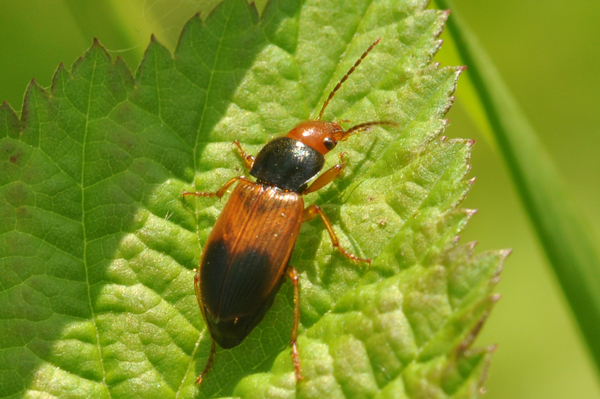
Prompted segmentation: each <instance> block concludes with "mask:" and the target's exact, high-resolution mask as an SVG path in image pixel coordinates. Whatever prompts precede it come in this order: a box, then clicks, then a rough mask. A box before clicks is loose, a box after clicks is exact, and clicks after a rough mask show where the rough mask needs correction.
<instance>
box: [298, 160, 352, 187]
mask: <svg viewBox="0 0 600 399" xmlns="http://www.w3.org/2000/svg"><path fill="white" fill-rule="evenodd" d="M345 155H346V153H345V152H341V153H340V161H341V163H339V164H337V165H335V166H333V167H331V168H329V169H327V170H326V171H325V172H323V174H322V175H321V176H319V177H317V180H315V181H314V182H312V184H311V185H310V186H309V187H308V188H307V189H306V190H304V191H303V192H302V194H310V193H312V192H315V191H317V190H319V189H321V188H323V187H325V186H326V185H328V184H329V183H331V182H332V181H333V180H334V179H335V178H336V177H338V176H339V175H340V174H342V170H344V167H345V166H346V162H344V156H345Z"/></svg>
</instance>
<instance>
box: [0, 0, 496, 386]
mask: <svg viewBox="0 0 600 399" xmlns="http://www.w3.org/2000/svg"><path fill="white" fill-rule="evenodd" d="M425 6H426V1H420V2H415V1H397V2H390V1H386V0H377V1H373V2H371V3H368V4H367V3H364V2H362V1H358V0H355V1H351V2H345V3H344V4H343V6H342V5H340V4H338V3H336V2H323V1H307V2H293V1H282V2H276V1H273V2H270V3H269V4H267V6H266V8H265V10H264V12H263V14H262V15H261V17H259V16H258V14H257V12H256V9H255V8H254V6H248V5H247V4H246V3H244V2H243V1H242V0H227V1H226V2H224V3H223V4H221V5H220V6H218V7H217V9H216V10H215V11H214V12H213V13H212V14H211V15H210V16H209V17H208V18H207V19H206V21H205V22H203V21H202V20H201V19H200V18H199V17H195V18H192V20H190V22H189V23H188V24H187V25H186V27H185V29H184V31H183V33H182V36H181V39H180V42H179V45H178V47H177V50H176V52H175V54H174V56H172V55H171V54H170V53H169V52H168V51H167V50H166V49H165V48H164V47H163V46H161V45H160V44H159V43H157V42H156V41H152V43H151V44H150V46H149V48H148V49H147V51H146V54H145V57H144V60H143V62H142V64H141V65H140V67H139V69H138V71H137V73H136V75H135V76H132V75H131V73H130V72H129V70H128V69H127V67H126V66H125V64H124V63H123V62H122V61H121V60H120V59H117V60H116V61H113V60H112V59H111V57H110V56H109V55H108V54H107V53H106V52H105V50H104V49H103V48H102V47H101V46H100V45H99V44H98V43H97V42H96V43H94V45H93V46H92V47H91V49H90V50H89V51H88V52H87V53H86V54H85V55H84V56H83V57H82V58H81V59H80V60H78V61H77V62H76V63H75V65H73V67H72V69H71V71H67V70H66V69H65V68H64V67H62V66H60V67H59V69H58V70H57V72H56V74H55V77H54V80H53V84H52V87H51V88H50V89H49V90H48V91H46V90H44V89H43V88H41V87H39V86H38V85H37V84H36V83H35V82H32V84H31V85H30V87H29V88H28V90H27V94H26V98H25V101H24V105H23V111H22V114H21V116H20V118H19V117H18V116H17V115H16V114H15V113H14V112H13V110H12V109H11V108H10V107H9V106H8V105H7V104H6V103H5V104H3V105H2V106H1V107H0V154H1V155H0V156H1V158H0V162H2V170H6V173H2V174H1V175H0V179H1V181H0V190H1V193H2V195H1V196H0V199H1V202H0V215H2V220H3V223H2V225H1V226H0V255H1V257H0V283H1V285H0V287H1V288H0V304H1V305H0V396H2V397H11V398H16V397H26V396H33V395H46V396H54V397H60V398H79V397H93V398H130V397H143V398H192V397H211V396H228V395H235V396H240V397H258V396H260V397H265V396H266V397H278V396H281V397H296V396H297V397H323V396H325V395H328V396H332V397H381V398H383V397H400V398H402V397H408V398H413V397H450V396H452V397H477V396H478V394H479V391H480V388H481V385H482V383H483V380H484V377H485V371H486V369H487V367H488V363H489V357H490V349H489V348H483V349H471V348H470V344H471V343H472V341H473V339H474V337H475V335H476V334H477V332H478V331H479V329H480V328H481V325H482V323H483V321H484V320H485V318H486V317H487V316H488V313H489V311H490V309H491V306H492V304H493V302H495V299H496V297H495V296H494V295H493V294H492V290H493V287H494V285H495V283H496V282H497V275H498V273H499V270H500V266H501V264H502V261H503V259H504V257H505V256H506V255H507V252H505V251H497V252H489V253H483V254H479V255H474V254H473V245H458V244H457V238H456V237H457V235H458V234H459V233H460V231H461V230H462V229H463V228H464V227H465V225H466V223H467V221H468V219H469V218H470V216H471V215H472V214H473V212H472V211H469V210H463V209H460V202H461V201H462V199H463V198H464V196H465V195H466V193H467V191H468V189H469V186H470V184H471V180H468V179H467V178H466V177H465V175H466V173H467V171H468V158H469V153H470V150H471V144H472V143H471V142H470V141H468V140H458V139H455V140H447V139H443V138H440V134H441V132H443V130H444V128H445V126H446V125H447V122H446V121H445V120H444V119H443V116H444V114H445V113H446V111H447V110H448V108H449V107H450V105H451V102H452V97H451V95H452V93H453V91H454V89H455V85H456V81H457V78H458V75H459V74H460V72H461V71H462V68H460V67H458V68H456V67H444V68H440V67H439V66H438V65H436V64H433V63H432V57H433V54H434V53H435V52H436V51H437V50H438V48H439V46H440V42H439V41H438V40H437V39H436V38H437V36H438V35H439V33H440V32H441V30H442V28H443V24H444V22H445V19H446V16H447V14H446V13H443V12H439V11H434V10H425V9H424V8H425ZM377 37H382V38H383V39H382V42H381V44H379V45H378V46H377V47H376V48H375V50H374V51H373V52H372V53H371V54H369V56H368V57H367V58H366V59H365V61H364V62H363V63H362V64H361V65H360V67H359V68H358V69H357V70H356V72H354V73H353V74H352V76H351V77H350V79H349V80H348V81H347V82H346V83H345V84H344V86H343V87H342V89H341V90H340V92H339V93H338V94H337V95H336V97H335V99H334V100H333V102H332V103H331V105H330V106H329V107H328V109H327V112H326V113H325V119H329V120H332V119H336V120H345V119H349V120H352V121H353V122H354V123H360V122H364V121H373V120H388V121H395V122H397V123H398V124H399V126H400V127H399V128H385V129H384V128H377V129H375V128H374V129H372V131H370V132H367V133H361V134H358V135H356V136H353V137H352V138H351V140H349V141H348V142H345V143H343V145H340V150H339V151H343V152H346V153H347V154H348V156H347V161H348V166H347V168H346V169H345V172H344V175H343V177H342V178H340V179H338V180H336V181H335V182H334V183H332V184H330V185H329V186H327V187H325V188H324V189H322V190H320V191H319V192H317V193H313V194H310V195H308V196H307V197H306V198H305V201H306V203H307V204H311V203H317V204H319V205H320V206H321V207H322V208H323V209H324V210H325V212H326V213H327V215H328V216H329V218H330V219H331V221H332V223H333V225H334V229H335V231H336V232H337V234H338V236H339V238H340V241H341V243H342V245H344V246H345V247H346V248H347V249H349V250H351V251H352V252H354V253H357V254H359V255H360V256H365V257H369V258H371V259H373V260H374V262H373V265H372V266H371V267H370V268H368V267H366V265H364V264H359V263H353V262H350V261H349V260H348V259H346V258H345V257H343V256H342V255H340V254H339V253H338V252H336V251H335V250H334V249H333V248H332V246H331V242H330V240H329V237H328V234H327V231H326V230H325V228H324V226H323V224H322V223H321V222H320V221H319V220H314V221H311V222H308V223H306V224H305V225H304V226H303V227H302V230H301V233H300V238H299V240H298V242H297V244H296V247H295V251H294V254H293V256H292V260H291V263H292V264H293V265H294V266H296V268H297V269H298V270H299V272H300V274H301V309H302V318H301V333H300V337H299V346H300V355H301V360H302V367H303V371H304V376H305V379H304V380H303V381H302V382H300V383H296V381H295V378H294V373H293V369H292V364H291V359H290V349H289V347H288V341H289V334H290V330H291V323H292V302H293V300H292V290H291V287H290V284H284V285H283V288H282V290H281V292H280V293H279V294H278V295H277V297H276V299H275V303H274V304H273V307H272V309H271V310H270V311H269V312H268V313H267V315H266V317H265V319H264V320H263V321H262V322H261V323H260V325H259V326H258V327H257V328H256V329H255V330H254V331H253V332H252V334H250V336H249V337H248V338H247V339H246V340H245V341H244V342H243V343H242V344H241V345H240V346H238V347H236V348H233V349H231V350H222V349H220V350H218V351H217V356H216V362H215V365H214V367H213V369H212V371H211V373H210V374H209V375H208V376H207V377H206V379H205V382H204V385H203V386H202V387H197V386H196V385H195V384H194V380H195V378H196V376H197V375H198V374H199V372H200V371H202V369H203V368H204V365H205V363H206V359H207V356H208V353H209V348H210V337H209V334H208V332H207V331H206V328H205V325H204V322H203V320H202V317H201V315H200V311H199V309H198V305H197V301H196V298H195V295H194V289H193V269H194V268H195V267H196V266H197V265H198V262H199V260H200V256H201V249H202V247H203V246H204V244H205V242H206V239H207V237H208V234H209V232H210V229H211V227H212V226H213V224H214V222H215V220H216V218H217V217H218V215H219V213H220V210H221V209H222V207H223V205H224V203H225V200H226V198H225V200H223V201H216V200H214V199H207V198H200V199H187V198H186V199H184V198H182V195H181V193H182V192H183V191H184V190H193V189H197V190H202V191H210V190H216V189H217V188H219V187H220V186H221V185H222V184H223V183H224V182H225V181H227V180H228V179H229V178H232V177H234V176H237V175H239V174H241V173H243V162H242V160H241V159H240V157H239V155H238V154H236V152H235V151H234V150H233V148H232V145H231V143H232V141H233V140H234V139H238V140H240V142H241V143H242V144H243V146H244V147H245V149H246V150H247V151H249V152H250V153H254V154H255V153H256V152H257V151H258V150H259V149H260V147H261V146H262V145H263V144H264V143H265V142H266V141H267V140H269V139H270V138H271V137H273V136H277V135H281V134H282V133H283V132H286V131H288V130H289V129H290V128H291V127H293V126H294V125H295V124H296V123H298V122H300V121H302V120H307V119H310V118H314V117H315V115H316V114H317V113H318V110H319V108H320V106H321V104H322V103H323V101H324V100H325V98H326V97H327V95H328V94H329V92H330V91H331V89H332V88H333V86H334V85H335V84H336V83H337V82H338V81H339V80H340V78H341V77H342V76H343V75H344V74H345V73H346V71H347V70H348V69H349V68H350V66H351V65H352V64H353V63H354V62H355V61H356V60H357V59H358V57H359V56H360V55H361V54H362V53H363V51H364V50H365V49H366V48H367V47H368V46H369V45H370V44H371V43H372V42H373V41H374V40H375V39H376V38H377ZM337 160H338V159H337V154H335V153H333V154H330V156H329V157H328V158H327V163H328V165H332V164H334V163H335V162H336V161H337Z"/></svg>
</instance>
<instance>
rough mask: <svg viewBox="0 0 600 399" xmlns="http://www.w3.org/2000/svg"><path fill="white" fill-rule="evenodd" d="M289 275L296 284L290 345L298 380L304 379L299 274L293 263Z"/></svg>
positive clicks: (289, 267)
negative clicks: (300, 352)
mask: <svg viewBox="0 0 600 399" xmlns="http://www.w3.org/2000/svg"><path fill="white" fill-rule="evenodd" d="M286 273H287V276H288V278H289V279H290V280H292V284H294V321H293V322H292V337H291V338H290V345H291V346H292V362H293V363H294V372H295V373H296V380H297V381H300V380H301V379H302V369H301V368H300V355H299V354H298V343H297V342H296V341H297V340H298V324H299V323H300V287H299V280H300V278H299V276H298V270H296V268H295V267H294V266H292V265H288V267H287V271H286Z"/></svg>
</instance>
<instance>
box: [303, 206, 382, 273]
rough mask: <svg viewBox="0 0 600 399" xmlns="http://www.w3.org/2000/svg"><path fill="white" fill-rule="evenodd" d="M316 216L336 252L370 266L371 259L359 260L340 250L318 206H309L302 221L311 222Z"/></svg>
mask: <svg viewBox="0 0 600 399" xmlns="http://www.w3.org/2000/svg"><path fill="white" fill-rule="evenodd" d="M317 215H318V216H321V220H322V221H323V224H324V225H325V228H326V229H327V232H328V233H329V237H330V238H331V244H332V245H333V246H334V247H336V248H337V249H338V251H340V252H341V253H342V255H344V256H345V257H347V258H349V259H352V260H354V261H360V262H367V263H368V264H371V259H363V258H359V257H358V256H356V255H354V254H353V253H352V252H348V251H346V250H345V249H344V248H342V246H341V245H340V242H339V240H338V238H337V236H336V235H335V231H333V226H332V225H331V222H330V221H329V219H327V216H325V213H323V210H322V209H321V207H320V206H318V205H311V206H309V207H308V208H306V209H305V210H304V218H303V221H304V222H306V221H309V220H312V219H314V218H315V217H317Z"/></svg>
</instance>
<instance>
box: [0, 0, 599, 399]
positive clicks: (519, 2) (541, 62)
mask: <svg viewBox="0 0 600 399" xmlns="http://www.w3.org/2000/svg"><path fill="white" fill-rule="evenodd" d="M211 3H213V4H214V3H215V1H211ZM454 3H455V5H456V7H457V10H458V11H459V12H460V14H461V15H462V16H463V18H464V19H465V21H466V22H467V23H468V24H469V25H470V27H471V28H472V29H473V30H474V31H475V32H476V33H477V35H478V36H479V39H480V41H481V43H482V44H483V46H484V47H485V48H486V49H487V51H488V53H489V55H490V56H491V58H492V60H493V61H494V62H495V64H496V66H497V67H498V69H499V70H500V72H501V73H502V76H503V78H504V79H505V82H506V83H507V84H508V86H509V87H510V89H511V90H512V92H513V94H514V95H515V96H516V98H517V99H518V101H519V102H520V104H521V106H522V107H523V109H524V110H525V112H526V114H527V115H528V117H529V119H530V121H531V123H532V124H533V126H534V127H535V128H536V129H537V131H538V133H539V135H540V137H541V140H542V141H543V142H544V144H545V145H546V147H547V149H548V151H549V152H550V154H551V155H552V157H553V159H554V160H555V162H556V164H557V166H558V168H559V170H560V172H561V173H562V175H563V176H564V178H565V180H566V181H567V184H568V186H569V188H570V189H571V193H572V194H573V196H574V197H575V200H576V202H577V204H578V205H579V206H580V208H581V211H582V213H583V214H584V215H585V216H586V217H587V219H588V222H589V223H590V225H591V226H592V229H593V230H594V231H595V233H596V234H597V236H600V234H598V233H599V228H598V227H597V226H598V225H599V224H600V206H599V205H600V156H598V151H599V150H600V134H598V132H599V131H600V129H599V128H598V127H597V126H598V122H597V115H598V111H597V110H598V109H599V108H600V76H599V67H598V65H600V46H599V45H598V40H599V39H600V24H599V23H598V21H600V1H598V0H573V1H570V2H565V1H562V0H561V1H559V0H548V1H545V2H543V3H540V2H534V1H523V0H504V1H502V2H497V1H489V0H488V1H485V0H454ZM207 7H210V6H209V4H208V2H206V1H194V0H121V1H117V0H114V1H112V2H111V1H107V0H96V1H90V0H28V1H22V0H21V1H17V0H0V57H1V58H0V101H2V100H6V101H8V102H9V103H10V104H11V105H12V106H13V108H15V109H17V110H20V108H21V103H22V99H23V94H24V91H25V88H26V87H27V84H28V83H29V81H30V80H31V79H32V78H36V80H37V81H38V82H39V83H40V84H41V85H42V86H45V87H47V86H49V85H50V84H51V81H52V75H53V73H54V71H55V69H56V67H57V66H58V64H59V63H60V62H64V63H65V65H66V66H67V67H70V65H71V64H72V63H73V62H74V61H75V60H76V59H77V58H78V57H79V56H81V55H82V54H83V52H84V51H85V50H86V49H87V48H88V47H89V46H90V44H91V42H92V38H93V37H98V38H99V39H100V41H101V42H102V43H103V44H104V45H105V46H106V47H107V48H108V49H109V50H111V52H112V54H113V55H119V56H121V57H123V58H124V59H125V61H126V62H127V64H128V65H129V66H130V67H131V68H133V69H135V68H136V67H137V65H138V63H139V61H140V59H141V57H142V55H143V52H144V49H145V47H146V46H147V44H148V41H149V38H150V34H151V33H154V34H155V35H156V36H157V38H158V39H159V40H160V41H161V42H162V43H163V44H165V45H167V46H168V47H170V48H171V49H173V48H174V46H175V43H176V41H177V38H178V35H179V32H180V31H181V28H182V26H183V24H184V23H185V21H186V20H187V19H189V18H190V17H191V16H192V15H193V14H194V13H196V12H197V11H198V10H200V9H206V8H207ZM451 18H452V17H451ZM467 73H468V71H467ZM449 118H450V119H451V122H452V125H451V126H450V128H449V129H448V130H447V132H446V134H447V135H449V136H457V137H467V138H475V139H477V143H478V144H477V145H476V146H475V148H474V153H473V158H472V162H473V171H472V175H474V176H477V183H476V184H475V186H474V188H473V190H472V192H471V194H470V195H469V197H468V199H467V200H466V204H465V205H466V206H467V207H470V208H477V209H479V210H480V212H479V214H478V215H477V216H476V217H475V218H474V220H473V221H472V223H471V225H470V227H469V228H468V229H467V231H466V232H465V234H464V236H463V241H464V242H466V241H471V240H477V241H479V246H478V249H479V250H480V251H481V250H486V249H498V248H513V250H514V253H513V255H512V256H511V257H510V258H509V260H508V261H507V263H506V267H505V270H504V272H503V275H502V282H501V284H500V285H499V292H500V293H501V294H502V297H503V299H502V300H501V301H500V302H499V303H498V304H497V305H496V308H495V310H494V312H493V314H492V317H491V318H490V319H489V321H488V323H487V325H486V327H485V328H484V330H483V332H482V335H481V336H480V338H479V340H478V343H479V344H480V345H488V344H492V343H497V344H498V350H497V352H496V354H495V356H494V359H493V363H492V367H491V369H490V373H489V374H490V376H489V380H488V383H487V387H488V394H487V395H486V397H487V398H490V399H499V398H511V399H521V398H523V399H525V398H527V399H536V398H545V399H559V398H560V399H567V398H568V399H571V398H600V378H598V376H597V373H596V371H595V369H594V368H593V364H592V361H591V359H590V357H589V355H588V354H587V352H586V348H585V346H584V344H583V340H582V339H581V336H580V334H579V332H578V330H577V328H576V325H575V323H574V319H573V317H572V316H571V314H570V313H569V310H568V307H567V304H566V302H565V300H564V298H563V297H562V294H561V292H560V289H559V287H558V284H557V282H556V281H555V278H554V276H553V275H552V273H551V270H550V267H549V266H548V264H547V262H546V259H545V257H544V254H543V252H542V250H541V247H540V245H539V243H538V241H537V239H536V237H535V236H534V233H533V229H532V228H531V225H530V223H529V220H528V219H527V216H526V214H525V213H524V210H523V207H522V206H521V205H520V203H519V199H518V198H517V196H516V193H515V190H514V188H513V186H512V183H511V181H510V177H509V176H508V175H507V170H506V167H505V166H504V165H503V164H502V160H501V158H500V156H499V154H498V153H497V151H496V150H495V149H494V148H493V147H492V146H490V143H488V142H486V141H485V139H483V137H482V135H481V134H480V133H479V132H478V131H477V129H476V128H475V127H474V125H473V123H472V122H471V121H470V120H469V118H468V116H467V115H466V114H465V112H464V109H463V108H462V107H461V100H460V84H459V87H458V92H457V102H456V105H455V107H454V108H453V109H452V110H451V111H450V113H449Z"/></svg>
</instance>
